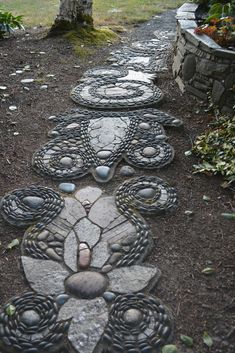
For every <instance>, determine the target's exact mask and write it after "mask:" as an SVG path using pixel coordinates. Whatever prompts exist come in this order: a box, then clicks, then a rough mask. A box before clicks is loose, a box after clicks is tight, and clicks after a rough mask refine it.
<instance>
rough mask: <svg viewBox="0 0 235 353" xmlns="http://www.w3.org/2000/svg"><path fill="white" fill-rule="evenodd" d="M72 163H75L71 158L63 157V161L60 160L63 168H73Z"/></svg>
mask: <svg viewBox="0 0 235 353" xmlns="http://www.w3.org/2000/svg"><path fill="white" fill-rule="evenodd" d="M72 163H73V160H72V158H70V157H62V158H61V160H60V164H61V165H62V166H63V167H68V168H70V167H72Z"/></svg>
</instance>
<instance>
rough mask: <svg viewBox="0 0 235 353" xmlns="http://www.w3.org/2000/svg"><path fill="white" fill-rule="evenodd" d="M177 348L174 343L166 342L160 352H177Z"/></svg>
mask: <svg viewBox="0 0 235 353" xmlns="http://www.w3.org/2000/svg"><path fill="white" fill-rule="evenodd" d="M177 352H178V349H177V347H176V346H175V345H174V344H167V345H166V346H164V347H162V353H177Z"/></svg>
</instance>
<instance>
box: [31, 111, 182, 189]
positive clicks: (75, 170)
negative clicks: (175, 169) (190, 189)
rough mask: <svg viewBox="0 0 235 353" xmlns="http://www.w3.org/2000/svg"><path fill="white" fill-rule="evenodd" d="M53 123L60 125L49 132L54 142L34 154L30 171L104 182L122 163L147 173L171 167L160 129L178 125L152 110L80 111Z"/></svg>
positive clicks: (65, 178)
mask: <svg viewBox="0 0 235 353" xmlns="http://www.w3.org/2000/svg"><path fill="white" fill-rule="evenodd" d="M57 121H59V122H60V124H59V125H58V126H57V127H56V128H55V129H53V130H52V131H51V132H50V136H52V137H55V138H54V139H53V140H52V141H50V142H49V143H47V144H46V145H44V146H43V147H42V148H41V149H39V150H38V151H37V152H36V153H35V154H34V157H33V167H34V169H35V170H36V171H37V172H39V173H42V174H45V175H48V176H50V177H52V178H55V179H63V180H70V179H76V178H80V177H82V176H84V175H86V174H88V173H92V175H93V177H94V178H95V179H96V180H97V181H98V182H103V183H104V182H108V181H109V180H110V179H111V178H112V177H113V175H114V172H115V168H116V166H117V164H118V163H119V162H120V161H121V159H122V158H124V159H125V160H126V161H127V162H128V163H130V164H132V165H134V166H136V167H140V168H146V169H158V168H162V167H164V166H165V165H167V164H169V163H170V162H171V161H172V159H173V157H174V151H173V148H172V147H171V146H170V145H169V144H168V143H167V142H166V140H167V137H166V135H165V132H164V129H163V127H162V125H166V126H179V125H181V121H180V120H179V119H175V118H173V117H171V116H169V115H168V114H166V113H163V112H160V111H158V110H156V109H148V110H140V111H134V112H122V113H117V112H91V111H87V110H85V111H84V110H81V111H80V110H78V111H77V112H76V111H75V112H71V113H68V114H66V115H64V116H60V117H59V119H58V120H57Z"/></svg>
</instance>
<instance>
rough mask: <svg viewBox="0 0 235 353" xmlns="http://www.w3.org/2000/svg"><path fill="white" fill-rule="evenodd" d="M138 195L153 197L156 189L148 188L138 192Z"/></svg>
mask: <svg viewBox="0 0 235 353" xmlns="http://www.w3.org/2000/svg"><path fill="white" fill-rule="evenodd" d="M138 195H139V196H140V197H143V198H144V199H152V198H153V197H154V196H155V195H156V191H155V190H154V189H152V188H146V189H142V190H140V191H139V192H138Z"/></svg>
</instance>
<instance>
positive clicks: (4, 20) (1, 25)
mask: <svg viewBox="0 0 235 353" xmlns="http://www.w3.org/2000/svg"><path fill="white" fill-rule="evenodd" d="M22 18H23V16H13V14H12V13H11V12H8V11H6V12H4V11H2V10H1V9H0V38H3V36H4V35H5V34H6V33H11V32H13V31H14V29H15V28H19V29H24V27H23V25H22Z"/></svg>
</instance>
